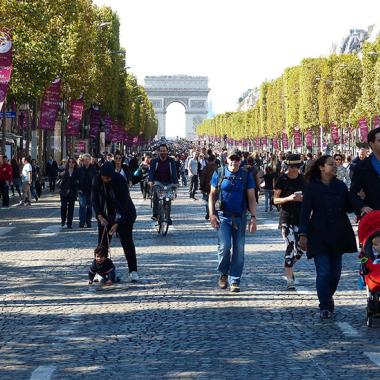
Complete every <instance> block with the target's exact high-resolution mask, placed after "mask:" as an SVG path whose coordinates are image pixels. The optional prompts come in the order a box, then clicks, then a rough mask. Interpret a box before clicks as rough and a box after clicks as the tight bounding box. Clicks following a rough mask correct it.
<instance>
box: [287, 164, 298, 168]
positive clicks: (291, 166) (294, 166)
mask: <svg viewBox="0 0 380 380" xmlns="http://www.w3.org/2000/svg"><path fill="white" fill-rule="evenodd" d="M299 167H300V166H299V165H298V164H296V165H289V168H292V169H295V168H297V169H299Z"/></svg>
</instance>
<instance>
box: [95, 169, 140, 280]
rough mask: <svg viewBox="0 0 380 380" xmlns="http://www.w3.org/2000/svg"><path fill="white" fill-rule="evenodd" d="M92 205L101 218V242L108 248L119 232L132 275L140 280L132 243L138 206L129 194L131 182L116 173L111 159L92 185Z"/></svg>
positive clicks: (99, 223)
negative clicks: (106, 234) (105, 237)
mask: <svg viewBox="0 0 380 380" xmlns="http://www.w3.org/2000/svg"><path fill="white" fill-rule="evenodd" d="M92 200H93V207H94V211H95V214H96V218H97V220H98V245H103V246H106V248H109V245H108V239H104V236H103V233H104V229H105V228H106V230H107V231H106V233H108V234H109V239H110V240H111V239H112V236H113V235H114V234H115V233H117V234H118V236H119V238H120V242H121V245H122V247H123V251H124V255H125V258H126V259H127V263H128V269H129V275H130V279H131V281H132V282H136V281H138V279H139V276H138V273H137V258H136V248H135V244H134V242H133V224H134V222H135V220H136V209H135V206H134V204H133V202H132V199H131V197H130V194H129V188H128V182H127V180H126V179H125V178H124V177H123V176H122V175H121V174H119V173H116V172H115V169H114V166H113V164H112V163H111V162H106V163H105V164H104V165H103V166H102V167H101V168H100V174H99V175H98V176H96V177H95V180H94V184H93V186H92Z"/></svg>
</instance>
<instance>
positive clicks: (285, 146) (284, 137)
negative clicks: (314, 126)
mask: <svg viewBox="0 0 380 380" xmlns="http://www.w3.org/2000/svg"><path fill="white" fill-rule="evenodd" d="M282 149H284V150H285V149H289V138H288V135H287V134H286V133H285V132H284V133H283V134H282Z"/></svg>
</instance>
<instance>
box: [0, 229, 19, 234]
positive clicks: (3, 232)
mask: <svg viewBox="0 0 380 380" xmlns="http://www.w3.org/2000/svg"><path fill="white" fill-rule="evenodd" d="M15 228H16V227H0V236H3V235H5V234H7V233H8V232H11V231H12V230H14V229H15Z"/></svg>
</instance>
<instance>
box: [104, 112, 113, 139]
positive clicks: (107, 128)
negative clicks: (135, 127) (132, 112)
mask: <svg viewBox="0 0 380 380" xmlns="http://www.w3.org/2000/svg"><path fill="white" fill-rule="evenodd" d="M104 132H105V137H106V142H107V143H110V142H111V137H112V136H111V133H112V118H111V116H109V115H107V116H106V117H105V118H104Z"/></svg>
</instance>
